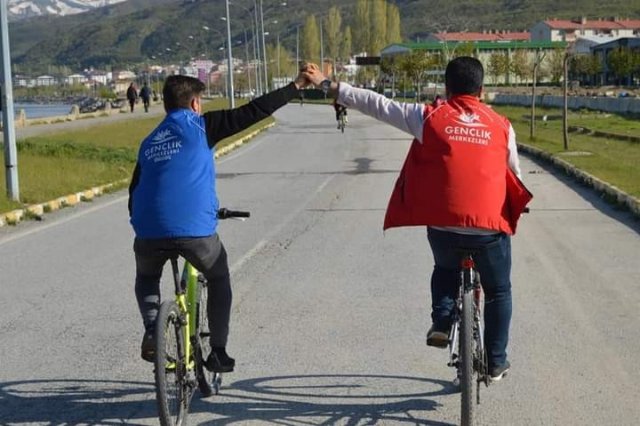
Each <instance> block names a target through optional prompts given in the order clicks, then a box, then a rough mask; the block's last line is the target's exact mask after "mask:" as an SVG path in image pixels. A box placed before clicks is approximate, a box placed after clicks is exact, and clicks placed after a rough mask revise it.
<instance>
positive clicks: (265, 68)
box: [260, 0, 269, 92]
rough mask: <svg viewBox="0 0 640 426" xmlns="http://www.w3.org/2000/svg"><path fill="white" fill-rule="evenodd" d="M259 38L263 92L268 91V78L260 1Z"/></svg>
mask: <svg viewBox="0 0 640 426" xmlns="http://www.w3.org/2000/svg"><path fill="white" fill-rule="evenodd" d="M260 37H261V38H262V60H263V74H264V91H265V92H268V91H269V77H268V75H267V46H266V43H265V40H264V13H263V10H262V0H260Z"/></svg>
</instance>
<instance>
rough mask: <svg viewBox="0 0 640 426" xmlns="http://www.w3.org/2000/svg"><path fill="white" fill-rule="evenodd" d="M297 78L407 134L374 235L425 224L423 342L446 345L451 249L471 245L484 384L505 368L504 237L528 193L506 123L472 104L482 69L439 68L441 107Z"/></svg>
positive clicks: (313, 71) (452, 291) (507, 282)
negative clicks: (429, 260)
mask: <svg viewBox="0 0 640 426" xmlns="http://www.w3.org/2000/svg"><path fill="white" fill-rule="evenodd" d="M306 70H307V72H306V73H305V76H306V77H307V78H308V79H309V80H310V81H311V82H312V83H313V84H314V85H315V86H316V87H318V88H324V87H327V93H328V94H329V95H332V96H333V97H334V98H335V99H336V100H337V102H339V103H340V104H342V105H346V106H348V107H349V108H355V109H357V110H358V111H360V112H362V113H364V114H367V115H369V116H371V117H374V118H376V119H378V120H380V121H383V122H385V123H388V124H390V125H392V126H394V127H396V128H398V129H400V130H402V131H404V132H406V133H409V134H410V135H412V136H413V137H414V140H413V143H412V144H411V148H410V150H409V153H408V155H407V158H406V160H405V163H404V166H403V168H402V171H401V172H400V176H399V178H398V180H397V182H396V185H395V188H394V191H393V193H392V195H391V199H390V201H389V205H388V207H387V213H386V217H385V221H384V228H385V229H387V228H392V227H399V226H426V227H427V236H428V240H429V244H430V246H431V250H432V252H433V257H434V261H435V266H434V270H433V274H432V276H431V301H432V313H431V319H432V322H433V325H432V326H431V328H430V329H429V331H428V333H427V345H429V346H435V347H442V348H444V347H446V346H447V344H448V334H449V329H450V327H451V325H452V324H451V322H452V318H451V315H452V311H453V307H454V303H455V299H456V293H457V289H458V283H457V277H458V265H459V259H458V254H457V252H456V248H458V247H474V248H477V249H478V251H479V252H478V255H477V256H474V258H475V260H476V265H477V267H478V271H479V272H480V276H481V277H482V286H483V289H484V293H485V314H484V319H485V325H486V329H485V342H486V345H487V355H488V363H489V374H490V376H491V378H492V380H494V381H495V380H500V379H501V378H502V377H503V376H504V374H505V373H506V371H507V370H508V369H509V367H510V364H509V361H508V360H507V352H506V349H507V343H508V340H509V326H510V322H511V277H510V275H511V238H510V236H511V235H513V234H514V233H515V229H516V224H517V221H518V219H519V217H520V214H521V213H522V211H523V209H524V207H525V206H526V204H527V202H528V201H529V200H530V199H531V195H530V193H529V192H528V191H527V189H526V188H525V187H524V185H523V184H522V183H521V182H520V180H519V179H518V177H519V176H520V166H519V160H518V149H517V145H516V137H515V133H514V131H513V128H512V126H511V123H510V122H509V120H507V119H506V118H505V117H502V116H500V115H499V114H497V113H496V112H495V111H493V110H492V109H491V108H489V107H488V106H487V105H485V104H484V103H482V102H481V100H480V96H481V94H482V88H483V79H484V69H483V67H482V64H481V63H480V61H478V60H477V59H475V58H472V57H458V58H455V59H453V60H452V61H450V62H449V63H448V64H447V68H446V71H445V89H446V98H447V100H446V102H444V103H443V104H442V105H440V106H438V107H436V106H434V105H423V104H420V103H401V102H396V101H393V100H390V99H388V98H386V97H385V96H383V95H380V94H378V93H375V92H373V91H371V90H365V89H358V88H355V87H352V86H350V85H349V84H346V83H342V82H341V83H336V82H331V81H330V80H328V79H327V78H326V77H325V76H324V75H323V74H322V72H321V71H320V69H319V68H318V67H317V65H315V64H308V65H307V67H306Z"/></svg>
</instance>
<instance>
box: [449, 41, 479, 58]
mask: <svg viewBox="0 0 640 426" xmlns="http://www.w3.org/2000/svg"><path fill="white" fill-rule="evenodd" d="M475 52H476V47H475V45H474V44H473V43H472V42H470V41H466V42H463V43H459V44H458V45H456V47H455V48H454V49H453V52H451V59H453V58H458V57H460V56H474V54H475Z"/></svg>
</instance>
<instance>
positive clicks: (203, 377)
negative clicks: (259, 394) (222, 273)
mask: <svg viewBox="0 0 640 426" xmlns="http://www.w3.org/2000/svg"><path fill="white" fill-rule="evenodd" d="M208 290H209V289H208V286H207V280H206V279H205V278H204V277H203V276H202V275H199V276H198V306H197V312H198V315H197V318H196V336H197V342H196V344H195V348H196V378H197V379H198V389H200V392H201V393H202V395H203V396H205V397H206V396H210V395H212V394H214V393H215V394H216V395H217V394H218V392H219V391H220V386H221V384H222V376H221V375H220V374H219V373H214V372H211V371H209V370H207V368H206V367H205V366H204V363H205V361H206V360H207V358H208V357H209V354H210V353H211V342H210V339H209V336H210V331H209V310H208V309H207V306H208V300H209V291H208Z"/></svg>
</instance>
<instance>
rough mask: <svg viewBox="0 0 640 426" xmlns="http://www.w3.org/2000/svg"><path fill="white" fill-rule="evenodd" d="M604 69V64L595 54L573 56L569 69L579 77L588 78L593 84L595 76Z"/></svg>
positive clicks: (581, 78)
mask: <svg viewBox="0 0 640 426" xmlns="http://www.w3.org/2000/svg"><path fill="white" fill-rule="evenodd" d="M601 70H602V64H601V63H600V60H599V59H598V57H597V56H595V55H588V54H583V55H575V56H573V57H572V58H571V63H570V64H569V71H570V72H571V74H572V75H574V76H576V77H577V78H578V79H580V80H583V79H587V80H588V82H589V83H590V84H593V80H594V77H595V76H596V75H597V74H598V73H599V72H600V71H601Z"/></svg>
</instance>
